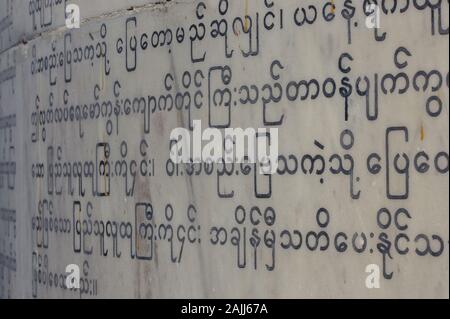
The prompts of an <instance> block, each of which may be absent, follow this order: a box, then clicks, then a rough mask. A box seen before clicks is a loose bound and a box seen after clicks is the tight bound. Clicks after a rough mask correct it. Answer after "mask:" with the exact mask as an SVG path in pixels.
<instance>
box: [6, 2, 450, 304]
mask: <svg viewBox="0 0 450 319" xmlns="http://www.w3.org/2000/svg"><path fill="white" fill-rule="evenodd" d="M75 2H76V1H75ZM87 2H88V1H84V0H83V1H79V3H80V8H81V13H82V17H83V18H86V19H87V20H84V21H83V24H82V27H81V28H80V29H73V30H67V29H66V28H64V23H63V20H61V17H62V16H61V15H55V16H53V20H52V21H53V23H52V25H51V26H49V27H48V28H43V29H41V28H38V30H35V29H33V26H32V23H33V22H32V21H33V19H32V17H30V15H29V14H28V12H27V11H26V10H25V9H26V8H24V7H22V6H24V3H28V1H24V2H23V3H22V2H20V3H19V2H17V1H13V2H10V1H9V2H8V1H6V3H9V4H10V6H11V3H12V7H13V8H14V10H13V14H14V32H13V33H12V34H11V36H7V37H6V38H5V35H4V32H5V30H3V32H2V33H1V36H2V41H3V42H2V47H3V48H5V49H4V50H2V53H1V55H0V118H1V119H2V120H1V121H0V163H1V165H2V166H1V170H0V185H1V189H0V190H1V193H0V208H1V209H2V215H0V216H1V217H2V218H0V225H1V227H2V228H0V239H1V241H0V253H1V254H2V255H1V256H2V260H1V261H0V287H1V288H0V296H2V297H6V298H7V297H12V298H58V297H62V298H79V297H80V296H81V297H82V298H98V297H132V298H133V297H134V298H174V297H181V298H186V297H192V298H198V297H206V298H223V297H225V298H232V297H237V298H247V297H258V298H259V297H262V298H283V297H288V298H317V297H324V298H336V297H339V298H358V297H367V298H380V297H381V298H409V297H415V298H416V297H418V298H435V297H437V298H448V296H449V287H448V282H449V281H448V274H449V263H448V260H449V259H448V252H449V244H448V243H449V241H448V234H449V218H448V216H449V213H448V212H449V199H448V191H449V178H448V164H449V163H448V162H449V160H448V148H449V133H448V132H449V130H448V128H449V115H448V101H449V91H448V68H449V64H448V56H449V51H448V50H449V49H448V48H449V46H448V10H449V5H448V1H442V2H441V4H440V6H437V5H436V6H434V7H433V6H432V5H429V6H425V7H423V8H421V7H420V6H419V5H418V3H417V1H412V2H411V4H410V6H409V7H408V8H407V9H406V10H403V11H404V12H400V9H401V8H402V6H403V4H402V3H401V1H400V2H399V4H398V7H397V8H396V9H395V11H394V12H393V13H392V12H389V13H387V14H386V13H383V12H382V13H381V17H380V23H381V26H380V29H379V30H378V33H375V31H374V30H373V29H368V28H367V27H366V26H365V20H366V16H365V15H364V13H363V11H362V8H363V5H362V1H341V0H335V1H330V2H325V1H323V2H320V3H318V1H312V0H311V1H301V2H300V1H293V0H287V1H285V0H283V1H267V5H266V4H265V2H264V1H256V0H248V1H228V2H227V1H213V0H208V1H181V2H180V1H176V2H174V1H172V2H170V3H167V4H155V5H149V6H145V5H144V4H145V3H148V2H150V1H144V0H141V1H118V0H117V1H107V2H108V5H105V2H106V1H98V2H97V1H95V2H93V1H89V5H87V4H85V3H87ZM272 2H274V4H273V6H270V4H271V3H272ZM227 3H228V6H227ZM94 4H95V5H94ZM130 5H135V6H140V5H144V6H143V7H137V8H135V9H134V10H131V11H129V10H127V8H129V7H130ZM6 6H7V4H5V0H3V1H2V3H1V4H0V8H1V9H2V10H1V11H0V20H1V18H2V17H3V16H5V14H4V8H5V7H6ZM308 6H313V7H309V9H308ZM333 6H334V7H333ZM352 6H353V7H352ZM16 7H17V9H16ZM302 8H304V9H305V11H304V12H306V13H307V16H308V18H313V17H314V12H313V11H314V10H313V9H312V8H315V9H316V12H317V17H316V20H315V22H314V23H311V24H309V23H304V24H301V25H297V23H298V22H299V21H300V20H301V17H302ZM352 8H354V10H355V11H354V15H353V16H352V17H350V18H349V16H348V14H350V15H351V13H352V10H351V9H352ZM58 10H59V9H58ZM54 12H56V8H55V11H54ZM61 12H63V11H62V10H61ZM106 12H115V13H114V14H113V15H102V13H106ZM323 12H325V15H324V13H323ZM16 15H17V19H16V18H15V17H16ZM99 15H102V16H101V17H98V16H99ZM246 16H247V19H245V17H246ZM324 16H326V17H327V18H328V19H329V20H330V21H326V20H325V18H324ZM20 17H24V18H23V19H21V18H20ZM346 17H347V18H346ZM439 17H441V18H442V19H439ZM88 18H89V19H88ZM296 18H297V23H296ZM36 19H37V16H36ZM219 23H221V24H220V32H222V33H220V32H215V29H216V26H217V25H219ZM225 26H227V28H225ZM440 27H441V29H440ZM203 28H204V29H203ZM446 28H447V29H446ZM445 29H446V30H447V31H446V30H445ZM167 30H170V31H167ZM196 30H197V31H198V32H197V33H196ZM203 30H204V36H203ZM160 31H162V32H160ZM8 32H9V31H8ZM383 34H385V37H384V39H383V40H382V35H383ZM23 35H26V37H27V39H28V40H27V42H26V43H17V39H20V38H21V37H22V36H23ZM164 35H165V36H164ZM182 35H184V36H183V37H182ZM199 38H200V39H199ZM5 39H6V40H5ZM152 41H153V42H152ZM16 43H17V44H16ZM152 43H153V44H155V47H153V46H152ZM135 44H136V46H134V45H135ZM8 45H12V46H11V47H9V46H8ZM134 47H136V49H133V48H134ZM80 54H81V55H80ZM423 72H425V73H428V72H432V73H431V74H432V78H431V79H430V81H429V82H428V83H425V81H424V78H423V77H421V75H422V74H423ZM390 75H393V76H394V77H395V76H397V75H399V80H398V82H397V86H396V88H395V89H393V90H390V88H391V83H392V81H390V80H389V77H390ZM227 76H230V77H229V78H228V77H227ZM365 77H366V78H367V80H368V81H369V83H370V84H369V86H370V93H369V95H368V103H369V104H368V105H369V106H368V108H367V105H366V96H365V95H364V94H363V92H362V91H364V89H365V88H366V82H365V80H364V79H365ZM405 78H406V82H405ZM228 80H229V81H228ZM302 80H304V81H310V80H315V81H317V83H318V84H319V90H318V92H317V93H315V91H316V90H315V89H314V88H313V87H312V86H314V84H312V86H311V88H310V91H309V95H308V96H304V95H305V92H306V91H305V87H304V86H302V87H301V88H299V91H298V92H297V93H298V94H295V93H296V92H295V89H296V85H299V83H302V82H300V81H302ZM313 82H314V81H313ZM333 83H334V86H333ZM405 83H406V88H405ZM424 84H427V85H426V86H424ZM333 87H334V90H333ZM349 87H350V88H351V92H350V91H348V90H347V93H349V94H348V96H347V97H345V96H346V95H347V94H344V93H345V91H346V89H348V88H349ZM402 89H404V90H403V91H404V92H403V91H402ZM218 90H225V91H224V92H228V93H229V96H230V100H229V101H228V102H229V103H228V104H227V103H226V102H227V100H222V101H220V99H219V98H218V94H219V93H218V92H219V91H218ZM226 90H228V91H226ZM247 91H248V92H249V96H247ZM358 91H359V92H358ZM228 93H226V94H228ZM280 95H281V96H280ZM227 96H228V95H227ZM214 97H216V98H217V100H215V99H214ZM278 97H279V98H278ZM171 99H172V102H173V104H170V101H171ZM253 99H254V101H253V102H251V101H250V100H253ZM155 101H156V102H155ZM164 101H166V104H164ZM214 101H216V102H217V103H216V105H215V104H214ZM376 101H377V102H376ZM346 104H347V116H346ZM264 111H265V113H264ZM65 118H66V119H65ZM280 119H282V121H281V122H278V123H277V121H279V120H280ZM193 120H201V121H202V126H203V128H206V127H208V125H209V123H210V124H211V125H212V126H214V125H221V124H228V126H229V127H231V128H237V127H241V128H248V127H253V128H263V127H266V128H278V132H279V151H280V161H279V167H278V169H279V171H278V172H277V173H276V174H274V175H272V176H270V177H269V176H261V175H259V174H255V168H254V167H253V166H251V167H250V166H249V167H250V168H251V169H250V171H246V168H247V166H244V167H243V166H241V165H239V164H236V165H235V166H234V167H233V168H232V167H231V165H228V166H227V169H229V172H230V173H224V171H223V167H222V165H219V166H217V165H216V166H215V167H214V168H213V169H212V170H211V171H207V170H206V171H205V165H203V166H202V169H201V171H198V168H199V166H198V165H197V166H195V171H194V172H192V170H191V169H190V168H189V167H187V168H186V167H185V166H184V165H180V166H178V167H176V166H175V165H172V164H171V163H170V162H169V146H170V145H169V140H170V138H169V137H170V133H171V131H172V129H174V128H176V127H185V128H189V127H190V125H192V121H193ZM351 136H353V143H351V140H352V138H351ZM341 139H342V140H343V141H342V142H341ZM105 148H106V150H107V152H106V153H107V155H106V157H105ZM316 156H317V161H316V162H315V167H314V169H311V170H310V161H309V159H311V158H313V157H316ZM405 158H406V160H405ZM285 159H286V161H287V163H288V164H287V165H288V166H287V167H286V165H285V163H284V160H285ZM321 159H322V160H323V163H324V169H323V170H321V169H320V168H321V167H320V166H321V165H320V160H321ZM102 160H105V161H106V162H107V163H108V164H109V165H110V167H111V171H110V175H109V178H108V177H105V176H100V175H99V173H98V171H99V169H100V168H99V167H100V166H99V165H100V164H99V163H101V161H102ZM405 161H406V162H407V163H408V166H407V169H406V171H405V170H402V169H403V167H404V164H405ZM340 162H341V163H342V169H339V164H340ZM206 168H207V167H206ZM125 169H126V173H124V172H125ZM80 170H81V172H82V174H81V175H82V177H81V178H80V177H78V172H79V171H80ZM227 172H228V171H227ZM145 209H146V211H147V213H148V216H147V217H148V218H150V217H151V219H148V220H147V219H146V217H145ZM244 211H245V220H244V221H242V220H241V218H242V214H243V212H244ZM318 212H319V213H318ZM272 213H275V215H276V220H275V221H274V223H273V222H272V221H271V220H270V218H266V219H264V216H271V214H272ZM265 214H266V215H265ZM236 216H237V220H236ZM317 216H318V218H319V221H317ZM327 216H328V218H327ZM389 216H390V219H389ZM377 217H379V220H378V221H377ZM77 221H78V222H79V223H77ZM389 221H390V222H389ZM55 222H56V223H55ZM55 224H56V225H58V227H56V226H55ZM115 225H116V226H115ZM143 225H144V226H148V227H147V231H148V232H147V233H146V234H144V231H145V227H144V226H143ZM169 225H170V226H171V227H172V229H173V233H172V236H170V231H168V233H167V234H166V236H164V228H170V227H169ZM61 227H63V230H62V231H61V229H60V228H61ZM115 227H117V228H118V229H117V232H118V234H117V235H114V233H115V231H114V229H115ZM56 228H58V229H56ZM102 229H104V232H102V231H101V230H102ZM151 230H153V232H152V234H153V235H152V236H150V234H151ZM102 234H103V235H102ZM299 234H300V236H301V241H300V242H299V236H298V235H299ZM145 235H147V236H145ZM318 235H320V239H319V242H318V243H317V242H316V236H318ZM290 238H291V240H292V242H291V244H289V239H290ZM427 243H428V245H429V247H428V246H427ZM297 244H301V245H299V246H300V247H295V246H296V245H297ZM255 246H256V247H255ZM68 264H77V265H79V267H80V268H81V272H82V289H80V290H67V289H65V288H63V287H61V286H62V285H61V282H62V281H63V279H62V278H63V276H64V275H65V267H66V266H67V265H68ZM371 264H375V265H377V266H378V267H379V270H380V280H379V283H380V287H379V288H373V289H369V288H368V287H367V285H366V280H367V277H368V276H369V275H370V274H369V273H367V272H366V267H367V266H368V265H371ZM383 273H384V275H383ZM55 274H56V281H55ZM375 275H376V274H375Z"/></svg>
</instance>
